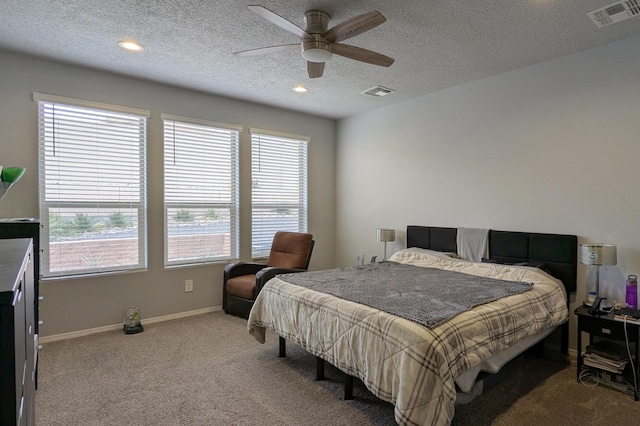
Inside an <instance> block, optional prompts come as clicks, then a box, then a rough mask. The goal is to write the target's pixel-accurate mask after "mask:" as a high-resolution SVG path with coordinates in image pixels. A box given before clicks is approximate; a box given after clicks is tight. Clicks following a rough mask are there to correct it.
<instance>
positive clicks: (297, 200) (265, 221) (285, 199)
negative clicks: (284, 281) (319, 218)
mask: <svg viewBox="0 0 640 426" xmlns="http://www.w3.org/2000/svg"><path fill="white" fill-rule="evenodd" d="M308 142H309V139H308V138H305V137H302V136H294V135H284V134H280V133H275V132H271V131H268V130H260V129H251V209H252V210H251V218H252V219H251V226H252V228H251V229H252V230H251V255H252V257H254V258H257V257H266V256H268V255H269V251H270V249H271V241H272V240H273V235H274V234H275V233H276V231H293V232H306V231H307V144H308Z"/></svg>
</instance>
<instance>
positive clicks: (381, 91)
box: [360, 86, 395, 96]
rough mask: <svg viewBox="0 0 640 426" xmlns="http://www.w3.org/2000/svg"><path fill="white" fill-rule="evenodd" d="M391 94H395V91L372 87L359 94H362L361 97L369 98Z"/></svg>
mask: <svg viewBox="0 0 640 426" xmlns="http://www.w3.org/2000/svg"><path fill="white" fill-rule="evenodd" d="M393 92H395V90H392V89H387V88H386V87H382V86H373V87H372V88H371V89H367V90H365V91H364V92H360V93H362V94H363V95H369V96H385V95H388V94H389V93H393Z"/></svg>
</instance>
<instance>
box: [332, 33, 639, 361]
mask: <svg viewBox="0 0 640 426" xmlns="http://www.w3.org/2000/svg"><path fill="white" fill-rule="evenodd" d="M639 69H640V37H635V38H631V39H628V40H625V41H621V42H618V43H614V44H611V45H607V46H604V47H601V48H596V49H592V50H589V51H585V52H582V53H578V54H574V55H571V56H567V57H564V58H560V59H556V60H552V61H549V62H545V63H542V64H538V65H534V66H530V67H526V68H523V69H519V70H516V71H513V72H509V73H505V74H502V75H498V76H494V77H490V78H486V79H483V80H480V81H476V82H473V83H470V84H465V85H461V86H457V87H453V88H451V89H447V90H443V91H441V92H438V93H434V94H431V95H427V96H424V97H421V98H418V99H414V100H411V101H407V102H404V103H401V104H396V105H393V106H389V107H385V108H380V109H377V110H374V111H371V112H367V113H363V114H361V115H357V116H353V117H350V118H347V119H344V120H341V121H340V122H339V123H338V145H337V159H338V162H337V188H338V190H337V201H336V205H337V207H336V215H337V216H336V248H337V253H336V263H337V265H348V264H354V262H355V261H356V255H357V254H358V253H359V252H363V253H365V254H366V255H367V257H369V256H370V255H371V254H377V255H378V256H381V255H382V244H381V243H377V242H376V240H375V230H376V228H377V227H391V228H395V229H396V230H397V233H398V232H399V233H400V235H399V238H397V240H396V242H394V243H393V245H392V246H390V248H389V253H392V252H393V251H395V250H397V249H400V248H403V247H404V244H405V242H404V240H403V238H404V230H405V228H406V226H407V225H431V226H451V227H459V226H466V227H480V228H492V229H500V230H512V231H530V232H550V233H566V234H576V235H578V237H579V242H580V243H582V242H606V243H614V244H616V245H617V247H618V266H617V267H608V268H607V271H604V274H603V277H604V278H605V279H606V281H607V284H606V285H607V286H609V285H614V286H616V288H617V290H616V294H617V296H616V297H623V295H624V292H623V289H624V279H625V278H626V275H627V274H638V273H639V272H640V226H639V223H638V221H639V219H638V218H640V190H639V189H638V188H639V185H638V183H639V181H640V84H639V83H638V71H637V70H639ZM389 96H393V95H389ZM587 272H588V268H587V267H586V266H584V265H579V269H578V293H577V294H578V300H577V303H579V302H581V301H582V299H583V297H584V288H585V280H586V279H587ZM592 275H593V274H592V273H591V274H589V278H591V276H592ZM574 297H575V296H574ZM574 306H576V303H574ZM571 316H572V317H573V315H571ZM570 324H571V330H572V333H571V336H572V340H571V343H570V345H571V347H573V348H575V319H574V318H571V323H570Z"/></svg>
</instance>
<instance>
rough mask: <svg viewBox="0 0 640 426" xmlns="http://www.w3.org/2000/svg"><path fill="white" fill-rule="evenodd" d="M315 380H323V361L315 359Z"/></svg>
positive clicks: (318, 358)
mask: <svg viewBox="0 0 640 426" xmlns="http://www.w3.org/2000/svg"><path fill="white" fill-rule="evenodd" d="M316 380H324V359H322V358H320V357H319V356H317V357H316Z"/></svg>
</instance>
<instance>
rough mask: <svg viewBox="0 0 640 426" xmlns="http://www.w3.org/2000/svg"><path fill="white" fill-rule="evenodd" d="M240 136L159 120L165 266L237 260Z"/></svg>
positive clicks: (200, 125)
mask: <svg viewBox="0 0 640 426" xmlns="http://www.w3.org/2000/svg"><path fill="white" fill-rule="evenodd" d="M238 140H239V131H238V130H235V129H231V128H223V127H217V126H213V125H207V124H206V123H205V124H203V123H202V122H200V123H198V124H194V123H190V122H182V121H177V120H169V119H165V121H164V158H165V159H164V174H165V183H164V187H165V195H164V197H165V227H166V233H165V241H166V245H165V247H166V250H165V265H180V264H188V263H200V262H204V261H216V260H228V259H232V258H237V257H238V240H239V239H238V235H237V232H238V231H237V229H238V227H237V222H238V220H237V215H238Z"/></svg>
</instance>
